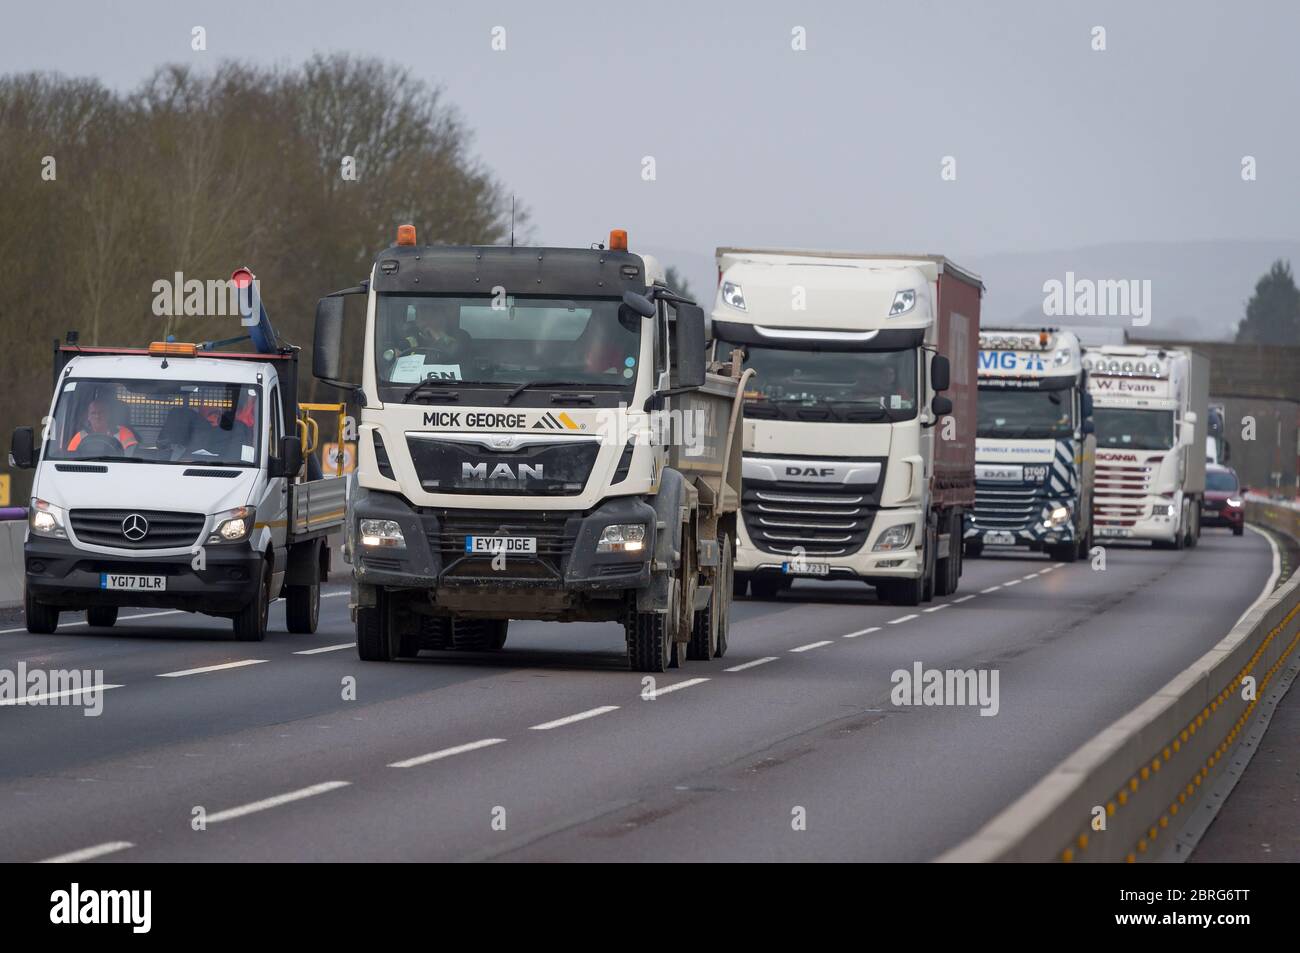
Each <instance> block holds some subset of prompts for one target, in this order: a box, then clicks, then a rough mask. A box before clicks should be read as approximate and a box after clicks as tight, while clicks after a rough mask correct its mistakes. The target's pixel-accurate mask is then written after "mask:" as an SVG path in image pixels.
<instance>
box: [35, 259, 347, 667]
mask: <svg viewBox="0 0 1300 953" xmlns="http://www.w3.org/2000/svg"><path fill="white" fill-rule="evenodd" d="M236 275H237V276H238V275H239V272H237V273H236ZM249 278H250V280H251V273H250V274H249ZM227 343H228V342H227ZM297 361H298V352H297V349H295V348H292V347H277V348H276V349H275V350H274V351H273V352H269V353H246V352H236V351H222V350H217V349H210V348H205V347H202V346H200V345H197V344H182V343H174V342H155V343H153V344H150V345H149V346H148V347H147V348H123V347H83V346H81V345H80V344H79V343H78V342H77V336H76V334H75V332H70V333H69V335H68V339H67V343H65V344H63V345H58V344H57V343H56V346H55V351H54V397H53V400H52V402H51V405H50V412H49V416H48V418H47V423H46V426H45V427H44V432H43V434H42V435H41V439H39V440H38V439H37V437H36V434H35V433H34V431H33V429H32V428H31V427H19V428H18V429H17V430H16V431H15V432H14V435H13V441H12V444H11V450H10V458H11V461H12V463H13V464H14V465H15V466H18V467H24V468H32V467H34V468H35V469H36V474H35V477H34V480H33V484H32V500H31V510H30V517H29V525H28V532H27V539H26V542H25V543H24V546H23V554H24V563H25V576H24V581H25V584H26V588H25V608H26V615H27V629H28V631H30V632H34V633H50V632H53V631H54V630H55V629H56V628H57V626H58V624H59V616H60V614H61V613H64V612H76V611H81V610H85V611H86V613H87V618H88V621H89V623H90V624H91V625H92V626H110V625H113V624H114V622H115V621H116V620H117V613H118V610H119V609H120V608H122V607H126V606H140V607H148V608H157V609H181V610H185V611H187V612H202V613H205V614H208V615H215V616H222V617H225V618H229V619H231V620H232V623H233V628H234V635H235V637H236V638H237V639H239V640H242V641H261V640H262V639H263V638H264V637H265V635H266V631H267V618H268V612H269V606H270V603H271V602H272V601H273V600H274V599H275V598H277V597H284V598H285V599H287V607H286V616H287V622H288V628H289V630H290V631H291V632H304V633H305V632H313V631H315V629H316V624H317V619H318V617H319V612H320V584H321V582H322V581H324V579H325V578H326V574H327V573H328V572H329V565H330V553H329V542H328V534H329V533H331V532H336V531H337V530H338V529H339V528H340V527H341V525H342V522H343V513H344V503H345V501H344V493H345V481H343V480H341V479H325V478H319V479H308V478H307V471H308V469H309V465H308V464H307V463H306V462H304V450H306V451H307V452H310V450H311V449H312V447H311V445H310V442H309V443H308V445H307V446H306V448H304V440H305V439H306V440H308V441H310V440H311V439H312V435H314V434H315V433H316V430H317V428H316V426H315V421H314V420H311V419H310V418H309V417H308V416H307V410H306V409H304V408H302V407H300V406H299V404H298V400H297V396H296V389H297V383H298V379H297ZM310 406H312V407H318V408H319V409H324V410H331V411H334V412H336V413H340V414H341V412H342V409H343V406H342V405H341V404H337V405H310Z"/></svg>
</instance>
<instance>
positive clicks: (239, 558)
mask: <svg viewBox="0 0 1300 953" xmlns="http://www.w3.org/2000/svg"><path fill="white" fill-rule="evenodd" d="M203 554H204V568H203V569H200V570H196V569H195V568H194V566H193V562H192V560H193V559H194V558H195V557H194V556H193V555H191V554H189V553H182V554H180V555H176V556H150V557H148V558H132V557H129V556H108V555H104V554H101V553H91V552H87V551H85V550H82V549H78V548H77V547H76V546H74V545H73V544H72V543H71V542H70V541H68V540H66V539H47V538H45V537H41V536H30V537H29V538H28V540H27V543H26V544H25V545H24V546H23V555H24V563H25V569H26V573H25V581H26V584H27V589H28V591H29V592H31V594H32V595H33V596H34V597H35V598H36V599H37V600H39V601H40V602H43V603H45V604H47V605H52V606H58V607H60V608H64V609H84V608H88V607H90V606H141V607H146V608H157V609H188V610H192V611H195V612H206V613H211V614H214V615H219V614H223V613H232V612H238V611H239V610H240V609H242V608H243V607H244V606H246V605H248V603H249V602H251V601H252V600H253V597H254V596H256V594H257V586H258V583H259V581H260V573H261V571H262V565H263V559H262V557H261V556H260V555H258V554H257V553H255V552H254V551H253V550H252V549H250V548H249V547H248V546H247V545H239V544H231V545H227V546H208V547H205V548H204V550H203ZM105 574H128V575H145V576H163V577H165V579H166V587H167V588H166V589H165V590H163V591H161V592H140V591H135V590H119V589H105V588H103V587H102V580H103V576H104V575H105Z"/></svg>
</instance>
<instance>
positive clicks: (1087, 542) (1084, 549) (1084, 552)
mask: <svg viewBox="0 0 1300 953" xmlns="http://www.w3.org/2000/svg"><path fill="white" fill-rule="evenodd" d="M1091 552H1092V527H1091V526H1089V527H1088V534H1087V535H1086V536H1084V537H1082V538H1081V539H1080V540H1079V553H1078V556H1079V558H1080V559H1087V558H1088V556H1089V554H1090V553H1091Z"/></svg>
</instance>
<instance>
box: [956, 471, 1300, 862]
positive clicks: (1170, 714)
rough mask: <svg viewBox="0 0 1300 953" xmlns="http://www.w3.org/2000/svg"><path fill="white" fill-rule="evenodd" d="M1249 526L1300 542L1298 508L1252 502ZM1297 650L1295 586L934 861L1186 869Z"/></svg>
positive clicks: (1299, 604) (1299, 597)
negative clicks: (1152, 864)
mask: <svg viewBox="0 0 1300 953" xmlns="http://www.w3.org/2000/svg"><path fill="white" fill-rule="evenodd" d="M1246 518H1247V520H1248V521H1249V522H1252V523H1256V524H1259V525H1264V526H1268V527H1270V528H1273V529H1276V530H1278V531H1279V532H1285V533H1288V534H1292V535H1295V536H1296V537H1297V538H1300V507H1297V506H1295V505H1294V504H1288V503H1278V502H1274V501H1271V500H1264V499H1259V498H1255V497H1248V499H1247V508H1246ZM1298 646H1300V575H1297V576H1296V577H1294V578H1292V579H1291V580H1290V581H1289V582H1288V583H1287V584H1286V585H1284V586H1282V587H1280V588H1278V589H1276V590H1274V592H1273V593H1272V594H1271V595H1269V596H1268V597H1267V598H1265V599H1263V600H1261V602H1260V603H1259V604H1258V605H1256V606H1255V607H1254V608H1253V609H1251V611H1250V612H1249V613H1247V614H1246V616H1245V617H1243V618H1242V620H1241V621H1240V622H1238V623H1237V624H1236V625H1235V626H1234V627H1233V629H1232V631H1231V632H1229V633H1228V635H1227V636H1226V637H1224V639H1223V640H1222V641H1221V642H1219V644H1218V645H1216V646H1214V648H1212V649H1211V650H1210V651H1209V652H1207V653H1205V655H1203V656H1201V658H1199V659H1197V660H1196V662H1194V663H1193V664H1192V665H1191V666H1189V667H1188V668H1187V669H1186V670H1185V671H1183V672H1182V673H1180V674H1179V675H1178V676H1177V677H1176V678H1174V679H1173V681H1171V682H1170V683H1169V684H1168V685H1166V686H1165V687H1164V688H1162V689H1161V690H1160V691H1159V692H1157V693H1156V694H1155V695H1154V696H1152V697H1151V698H1149V699H1148V700H1147V701H1145V702H1143V703H1142V704H1141V705H1139V706H1138V707H1137V708H1135V709H1134V710H1133V711H1131V712H1129V713H1128V714H1127V715H1125V716H1124V717H1123V718H1121V719H1119V721H1117V722H1115V723H1114V724H1113V725H1111V726H1110V727H1109V728H1107V729H1106V730H1104V731H1103V732H1102V733H1101V734H1099V735H1097V736H1096V737H1095V738H1093V739H1092V740H1091V741H1089V742H1088V743H1087V744H1085V745H1084V746H1083V747H1082V748H1080V749H1079V750H1078V751H1076V752H1074V754H1072V755H1070V757H1069V758H1067V759H1066V760H1065V762H1064V763H1062V764H1061V765H1060V766H1059V767H1057V768H1056V770H1054V771H1052V772H1051V773H1050V774H1049V775H1048V776H1047V777H1045V778H1044V779H1043V780H1042V781H1040V782H1039V783H1038V784H1037V785H1035V786H1034V787H1033V788H1031V789H1030V790H1029V791H1028V792H1027V793H1026V794H1025V795H1024V796H1022V797H1021V798H1019V799H1018V800H1017V801H1016V802H1015V803H1013V804H1012V805H1011V806H1010V807H1008V808H1007V809H1006V810H1004V811H1003V812H1002V813H1001V814H999V815H998V816H997V817H995V818H993V820H991V821H990V822H989V823H988V824H986V825H985V826H984V827H983V828H981V829H980V830H979V831H978V832H977V833H976V834H975V835H974V836H973V837H972V838H970V839H969V840H968V841H966V842H965V843H963V844H960V845H958V846H957V847H955V848H953V849H952V850H951V851H949V852H947V853H946V854H944V855H943V856H941V857H940V858H938V859H939V860H940V861H949V862H972V861H1049V860H1060V861H1066V862H1071V861H1074V862H1078V861H1128V862H1136V861H1146V860H1179V859H1183V858H1185V857H1186V856H1187V854H1188V853H1189V852H1190V849H1191V847H1192V846H1193V845H1194V844H1195V840H1196V837H1197V833H1198V832H1199V831H1200V830H1203V829H1204V826H1205V825H1206V824H1207V823H1208V821H1209V820H1210V819H1212V817H1213V814H1214V812H1215V811H1216V810H1217V806H1218V805H1217V804H1216V803H1214V798H1211V797H1207V792H1208V791H1210V789H1211V788H1216V789H1217V790H1216V791H1215V794H1216V795H1218V796H1219V797H1222V796H1223V794H1224V791H1225V790H1230V784H1231V783H1235V777H1236V776H1239V774H1240V771H1241V770H1242V769H1243V768H1244V765H1245V762H1246V761H1247V760H1249V755H1250V754H1251V753H1253V746H1254V744H1255V742H1256V741H1257V738H1258V735H1259V733H1260V728H1261V727H1262V725H1261V723H1262V722H1266V720H1267V715H1268V714H1270V713H1271V712H1272V708H1273V706H1274V705H1276V703H1277V701H1278V700H1279V699H1280V698H1281V696H1282V694H1284V692H1285V687H1286V685H1288V684H1289V682H1290V674H1289V672H1288V669H1289V668H1290V666H1291V665H1292V664H1294V663H1295V662H1296V661H1297V659H1298V658H1300V651H1297V647H1298ZM1250 680H1253V689H1252V688H1251V681H1250ZM1261 706H1263V707H1262V709H1261ZM1248 735H1249V736H1250V738H1249V740H1248V739H1247V736H1248ZM1243 742H1246V744H1245V745H1243ZM1099 818H1104V825H1103V824H1102V823H1101V821H1100V820H1099ZM1099 828H1101V829H1099Z"/></svg>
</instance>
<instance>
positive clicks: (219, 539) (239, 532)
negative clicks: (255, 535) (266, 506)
mask: <svg viewBox="0 0 1300 953" xmlns="http://www.w3.org/2000/svg"><path fill="white" fill-rule="evenodd" d="M256 521H257V510H256V509H255V508H254V507H251V506H237V507H235V508H234V509H233V510H226V511H225V512H224V513H218V514H217V515H216V516H214V517H213V518H212V535H211V536H209V537H208V542H209V543H238V542H239V541H241V540H245V539H248V537H249V535H250V534H251V533H252V532H253V524H254V523H255V522H256Z"/></svg>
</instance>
